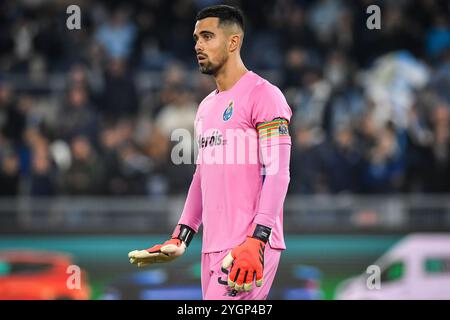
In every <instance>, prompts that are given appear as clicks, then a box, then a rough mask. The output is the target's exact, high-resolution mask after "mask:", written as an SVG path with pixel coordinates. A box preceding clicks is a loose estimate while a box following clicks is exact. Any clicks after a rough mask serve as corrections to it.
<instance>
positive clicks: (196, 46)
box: [194, 40, 203, 53]
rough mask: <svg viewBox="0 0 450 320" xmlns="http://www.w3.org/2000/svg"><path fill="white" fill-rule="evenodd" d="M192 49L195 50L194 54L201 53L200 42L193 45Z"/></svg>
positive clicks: (201, 46)
mask: <svg viewBox="0 0 450 320" xmlns="http://www.w3.org/2000/svg"><path fill="white" fill-rule="evenodd" d="M194 48H195V52H196V53H200V52H202V51H203V45H202V43H201V41H200V40H199V41H197V42H196V43H195V47H194Z"/></svg>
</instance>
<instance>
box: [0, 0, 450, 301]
mask: <svg viewBox="0 0 450 320" xmlns="http://www.w3.org/2000/svg"><path fill="white" fill-rule="evenodd" d="M218 3H226V4H231V5H237V6H239V7H241V8H242V10H243V11H244V13H245V14H246V17H247V21H246V23H247V26H246V27H247V29H246V35H245V41H244V46H243V49H242V56H243V59H244V62H245V63H246V65H247V67H248V68H249V69H251V70H253V71H255V72H257V73H259V74H260V75H262V76H263V77H265V78H267V79H268V80H270V81H271V82H273V83H274V84H276V85H277V86H279V87H280V88H281V89H282V91H283V92H284V94H285V96H286V98H287V100H288V102H289V104H290V106H291V108H292V110H293V118H292V122H291V129H290V130H291V136H292V141H293V151H292V159H291V182H290V187H289V193H288V196H287V199H286V202H285V207H284V210H285V211H284V212H285V213H284V214H285V233H286V242H287V247H288V250H287V251H285V253H284V254H283V255H282V260H281V264H280V267H279V272H278V274H277V277H276V278H275V283H274V286H273V290H272V292H271V296H270V297H271V298H272V299H339V298H343V299H344V298H353V299H378V298H388V299H390V298H392V299H396V298H401V299H406V298H418V299H426V298H431V299H434V298H436V299H449V298H450V289H449V288H450V283H449V281H450V242H449V237H450V130H449V129H450V4H449V2H448V1H445V0H443V1H438V0H397V1H393V0H392V1H388V0H385V1H376V0H371V1H369V0H358V1H356V0H318V1H307V0H278V1H273V0H272V1H263V2H261V1H256V0H246V1H215V0H178V1H162V0H140V1H133V2H129V1H119V0H117V1H99V0H94V1H87V0H86V1H76V0H69V1H65V0H58V1H57V0H19V1H16V0H15V1H13V0H4V1H2V2H0V30H1V32H0V250H1V252H0V299H200V298H201V291H200V248H201V242H200V238H201V237H200V236H197V237H196V239H195V240H194V241H193V243H192V244H191V247H190V248H189V251H188V253H187V254H186V255H185V256H184V257H183V258H182V259H181V260H182V261H181V262H180V261H176V262H174V263H173V264H171V265H168V266H165V267H164V268H149V269H146V270H137V269H135V268H134V267H133V266H131V265H129V263H128V259H127V253H128V251H130V250H133V249H137V248H147V247H149V246H151V245H153V244H154V243H159V242H161V241H163V240H165V239H166V238H167V235H168V234H170V232H171V231H172V229H173V227H174V225H175V224H176V222H177V221H178V217H179V215H180V213H181V210H182V208H183V204H184V200H185V197H186V192H187V190H188V187H189V184H190V181H191V179H192V174H193V172H194V165H188V164H183V165H175V164H173V163H172V161H171V160H170V154H171V150H172V147H173V146H174V145H175V144H176V143H178V141H171V139H170V135H171V133H172V132H173V130H175V129H177V128H184V129H187V130H189V131H190V132H193V123H194V117H195V113H196V109H197V105H198V103H199V102H200V101H201V100H202V99H203V97H205V96H206V95H207V94H209V93H210V92H211V91H212V90H214V88H215V84H214V82H213V81H212V79H211V78H209V77H208V76H205V75H201V74H200V73H199V72H198V69H197V63H196V59H195V52H194V49H193V47H194V42H193V40H192V32H193V28H194V22H195V21H194V18H195V14H196V12H197V11H198V10H200V9H201V8H203V7H205V6H207V5H212V4H218ZM72 4H76V5H78V6H79V7H80V9H81V29H80V30H68V29H67V27H66V20H67V18H68V17H69V14H67V13H66V9H67V7H68V6H69V5H72ZM373 4H376V5H378V6H379V7H380V9H381V19H380V21H381V29H379V30H377V29H375V30H369V29H368V28H367V26H366V22H367V19H368V18H369V16H370V14H368V13H366V10H367V7H368V6H369V5H373ZM183 143H186V146H187V147H188V148H192V149H194V143H193V142H191V141H183ZM193 159H194V157H192V160H193ZM380 257H381V259H380V260H377V259H378V258H380ZM72 264H76V265H78V266H80V267H81V269H82V272H83V277H82V286H81V287H82V288H81V289H76V290H71V289H68V288H67V286H66V278H67V276H68V275H67V273H66V269H67V266H69V265H72ZM372 264H376V265H378V266H379V267H380V268H381V270H380V272H381V275H380V276H381V280H380V281H381V289H380V290H369V289H368V288H367V286H366V285H365V284H366V280H367V276H368V275H370V274H367V273H366V269H367V268H368V266H370V265H372ZM186 265H188V268H187V269H186V267H185V266H186ZM182 266H183V268H181V267H182ZM358 275H360V276H358ZM355 276H358V277H357V278H354V277H355ZM349 278H351V279H350V280H348V279H349Z"/></svg>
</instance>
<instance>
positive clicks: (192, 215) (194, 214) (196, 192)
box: [178, 166, 202, 232]
mask: <svg viewBox="0 0 450 320" xmlns="http://www.w3.org/2000/svg"><path fill="white" fill-rule="evenodd" d="M201 223H202V189H201V181H200V168H199V167H198V166H197V168H196V169H195V173H194V176H193V178H192V182H191V186H190V187H189V191H188V195H187V198H186V202H185V204H184V209H183V213H182V214H181V217H180V220H179V221H178V224H185V225H187V226H189V227H191V228H192V229H193V230H194V231H195V232H198V228H199V227H200V224H201Z"/></svg>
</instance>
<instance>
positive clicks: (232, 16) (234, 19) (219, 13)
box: [195, 4, 245, 31]
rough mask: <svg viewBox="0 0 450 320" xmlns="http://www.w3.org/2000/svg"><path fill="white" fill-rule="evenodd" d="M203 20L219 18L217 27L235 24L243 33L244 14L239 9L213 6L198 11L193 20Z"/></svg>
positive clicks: (221, 5) (223, 5)
mask: <svg viewBox="0 0 450 320" xmlns="http://www.w3.org/2000/svg"><path fill="white" fill-rule="evenodd" d="M205 18H219V25H224V24H233V23H234V24H237V25H238V26H239V27H240V28H241V29H242V31H244V30H245V29H244V14H243V13H242V11H241V10H240V9H239V8H236V7H232V6H228V5H225V4H219V5H215V6H210V7H206V8H204V9H202V10H200V12H199V13H197V16H196V17H195V20H196V21H198V20H202V19H205Z"/></svg>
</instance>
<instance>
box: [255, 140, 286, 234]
mask: <svg viewBox="0 0 450 320" xmlns="http://www.w3.org/2000/svg"><path fill="white" fill-rule="evenodd" d="M264 148H271V150H263V152H267V153H266V154H270V157H267V158H270V159H271V160H270V161H268V160H267V161H266V162H267V163H264V164H265V165H266V169H267V170H266V171H267V172H270V174H267V175H266V177H265V179H264V184H263V187H262V190H261V196H260V201H259V207H258V211H257V214H256V216H255V219H254V221H253V223H254V224H260V225H263V226H266V227H269V228H273V227H274V225H275V223H276V220H277V218H278V216H279V214H280V211H281V209H282V208H283V203H284V199H285V197H286V193H287V190H288V186H289V181H290V174H289V161H290V155H291V146H290V145H289V144H281V145H275V146H265V147H264ZM277 149H278V150H277ZM270 152H272V153H273V154H271V153H270ZM263 162H264V161H263Z"/></svg>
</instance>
